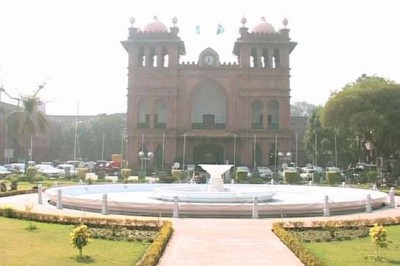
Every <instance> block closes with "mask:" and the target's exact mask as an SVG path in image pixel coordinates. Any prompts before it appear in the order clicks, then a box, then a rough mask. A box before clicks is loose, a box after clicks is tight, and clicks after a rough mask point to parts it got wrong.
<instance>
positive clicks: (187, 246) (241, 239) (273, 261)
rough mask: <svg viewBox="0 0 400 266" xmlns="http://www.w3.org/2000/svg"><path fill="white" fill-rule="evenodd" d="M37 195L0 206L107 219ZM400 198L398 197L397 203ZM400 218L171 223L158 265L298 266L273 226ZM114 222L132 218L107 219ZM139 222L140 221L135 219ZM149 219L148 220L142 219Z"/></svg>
mask: <svg viewBox="0 0 400 266" xmlns="http://www.w3.org/2000/svg"><path fill="white" fill-rule="evenodd" d="M37 201H38V197H37V194H28V195H21V196H13V197H5V198H0V206H13V207H14V208H16V209H20V210H25V206H26V204H32V205H33V211H34V212H41V213H51V214H63V215H71V216H77V217H81V216H94V217H105V216H104V215H101V214H98V213H90V212H81V211H77V210H68V209H63V210H59V209H57V208H55V207H54V206H52V205H49V204H47V201H46V199H45V198H43V203H44V204H38V203H37ZM399 202H400V197H396V203H399ZM388 216H400V208H399V207H397V208H388V207H385V208H383V209H380V210H377V211H373V212H372V213H357V214H351V215H344V216H332V217H314V218H313V217H308V218H290V219H288V218H287V219H286V218H285V219H189V218H183V219H179V218H177V219H168V220H171V221H172V222H173V228H174V233H173V236H172V238H171V240H170V242H169V243H168V246H167V248H166V250H165V252H164V254H163V256H162V258H161V260H160V262H159V266H181V265H182V266H183V265H184V266H200V265H201V266H209V265H211V266H213V265H218V266H224V265H229V266H236V265H240V266H242V265H249V266H250V265H251V266H257V265H262V266H268V265H271V266H275V265H278V266H283V265H284V266H297V265H303V264H302V263H301V262H300V260H299V259H298V258H297V257H296V256H294V255H293V253H292V252H291V251H290V250H289V249H288V248H287V247H286V246H285V245H284V244H282V242H281V241H280V240H279V239H278V238H277V237H276V236H275V235H274V234H273V233H272V232H271V227H272V223H274V222H277V221H284V222H285V221H289V220H290V221H312V220H328V219H335V220H344V219H372V218H378V217H388ZM106 217H110V218H111V217H112V218H132V216H123V215H107V216H106ZM134 218H139V217H134ZM140 218H143V219H149V218H148V217H140Z"/></svg>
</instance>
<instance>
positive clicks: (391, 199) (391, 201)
mask: <svg viewBox="0 0 400 266" xmlns="http://www.w3.org/2000/svg"><path fill="white" fill-rule="evenodd" d="M389 207H390V208H395V207H396V202H395V198H394V187H391V188H390V191H389Z"/></svg>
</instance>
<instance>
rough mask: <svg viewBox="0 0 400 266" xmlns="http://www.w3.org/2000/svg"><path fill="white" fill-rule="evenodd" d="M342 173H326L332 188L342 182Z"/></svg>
mask: <svg viewBox="0 0 400 266" xmlns="http://www.w3.org/2000/svg"><path fill="white" fill-rule="evenodd" d="M340 176H341V175H340V173H339V172H329V171H328V172H326V181H327V182H328V184H329V185H330V186H333V185H334V184H335V183H338V182H340Z"/></svg>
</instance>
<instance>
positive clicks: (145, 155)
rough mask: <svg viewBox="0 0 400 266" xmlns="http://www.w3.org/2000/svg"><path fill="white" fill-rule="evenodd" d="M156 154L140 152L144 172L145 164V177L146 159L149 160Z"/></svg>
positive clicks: (141, 167)
mask: <svg viewBox="0 0 400 266" xmlns="http://www.w3.org/2000/svg"><path fill="white" fill-rule="evenodd" d="M153 157H154V154H153V153H152V152H150V151H149V152H148V153H147V154H145V153H144V152H143V151H140V152H139V158H140V172H142V173H143V165H144V177H146V170H147V169H146V161H149V160H151V159H153Z"/></svg>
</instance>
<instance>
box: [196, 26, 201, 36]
mask: <svg viewBox="0 0 400 266" xmlns="http://www.w3.org/2000/svg"><path fill="white" fill-rule="evenodd" d="M196 34H200V25H197V26H196Z"/></svg>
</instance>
